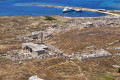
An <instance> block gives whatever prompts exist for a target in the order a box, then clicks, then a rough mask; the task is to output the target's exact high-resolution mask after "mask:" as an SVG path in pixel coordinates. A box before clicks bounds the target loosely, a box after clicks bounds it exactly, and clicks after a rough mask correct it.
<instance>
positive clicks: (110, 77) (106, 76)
mask: <svg viewBox="0 0 120 80" xmlns="http://www.w3.org/2000/svg"><path fill="white" fill-rule="evenodd" d="M104 77H105V78H106V79H110V80H114V79H115V78H114V77H112V76H109V75H104Z"/></svg>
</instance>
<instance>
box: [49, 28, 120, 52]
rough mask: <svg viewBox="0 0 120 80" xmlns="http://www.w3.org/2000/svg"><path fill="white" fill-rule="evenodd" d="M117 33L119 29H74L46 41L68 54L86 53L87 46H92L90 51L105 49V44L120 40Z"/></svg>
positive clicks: (119, 35)
mask: <svg viewBox="0 0 120 80" xmlns="http://www.w3.org/2000/svg"><path fill="white" fill-rule="evenodd" d="M119 32H120V27H109V28H108V27H93V28H89V29H82V30H79V29H75V30H70V31H66V32H63V33H59V34H57V35H55V36H54V37H53V38H50V39H49V40H48V41H49V43H51V44H53V45H55V46H57V47H58V48H60V49H61V50H63V51H65V52H69V53H73V52H82V51H86V50H88V48H87V47H88V46H93V47H92V49H101V48H104V49H106V48H107V47H106V45H107V44H109V43H112V42H114V41H115V40H120V33H119ZM117 44H118V43H117ZM90 49H91V48H90Z"/></svg>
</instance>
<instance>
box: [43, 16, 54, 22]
mask: <svg viewBox="0 0 120 80" xmlns="http://www.w3.org/2000/svg"><path fill="white" fill-rule="evenodd" d="M45 20H49V21H52V20H56V19H55V18H53V17H50V16H45Z"/></svg>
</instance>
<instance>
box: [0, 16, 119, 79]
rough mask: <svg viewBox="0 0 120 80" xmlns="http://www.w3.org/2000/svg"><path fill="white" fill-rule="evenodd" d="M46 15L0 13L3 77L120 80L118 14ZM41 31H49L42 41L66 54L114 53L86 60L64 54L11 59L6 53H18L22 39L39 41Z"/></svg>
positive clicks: (23, 40)
mask: <svg viewBox="0 0 120 80" xmlns="http://www.w3.org/2000/svg"><path fill="white" fill-rule="evenodd" d="M46 18H48V17H29V16H26V17H25V16H24V17H22V16H20V17H0V28H1V29H0V55H2V56H0V80H28V79H29V77H31V76H33V75H37V76H38V77H39V78H41V79H44V80H119V78H120V71H119V68H120V67H119V66H120V33H119V32H120V18H119V17H114V16H106V17H95V18H91V17H89V18H71V17H61V16H52V17H51V18H49V19H46ZM41 31H43V32H45V33H47V35H46V36H45V37H46V38H45V39H44V40H43V41H44V42H45V43H49V44H50V45H53V46H55V47H56V48H58V49H60V50H61V51H64V54H68V53H69V54H75V53H78V52H79V53H82V52H84V51H90V50H99V49H104V50H106V51H108V52H109V53H111V54H112V56H111V57H106V58H105V57H104V58H96V59H87V60H84V61H80V60H78V59H75V58H73V59H71V60H68V59H66V58H64V57H53V58H43V59H29V60H15V61H14V60H13V61H12V60H11V59H9V58H5V57H3V56H5V55H4V54H8V55H9V54H10V55H16V54H17V51H19V50H21V47H22V43H23V42H40V41H41V40H40V39H39V37H37V36H38V35H39V34H38V33H39V32H41ZM36 37H37V38H36Z"/></svg>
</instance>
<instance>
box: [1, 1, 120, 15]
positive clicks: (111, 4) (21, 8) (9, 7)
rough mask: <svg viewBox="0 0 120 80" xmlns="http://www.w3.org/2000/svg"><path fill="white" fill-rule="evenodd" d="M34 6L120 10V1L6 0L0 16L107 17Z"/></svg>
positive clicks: (2, 4)
mask: <svg viewBox="0 0 120 80" xmlns="http://www.w3.org/2000/svg"><path fill="white" fill-rule="evenodd" d="M34 4H46V5H61V6H76V7H84V8H95V9H109V10H120V0H5V1H0V16H50V15H61V16H69V17H96V16H105V15H106V14H102V13H95V12H89V11H84V12H81V13H75V12H72V13H62V9H59V8H51V7H41V6H30V5H34ZM25 5H28V6H25Z"/></svg>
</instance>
